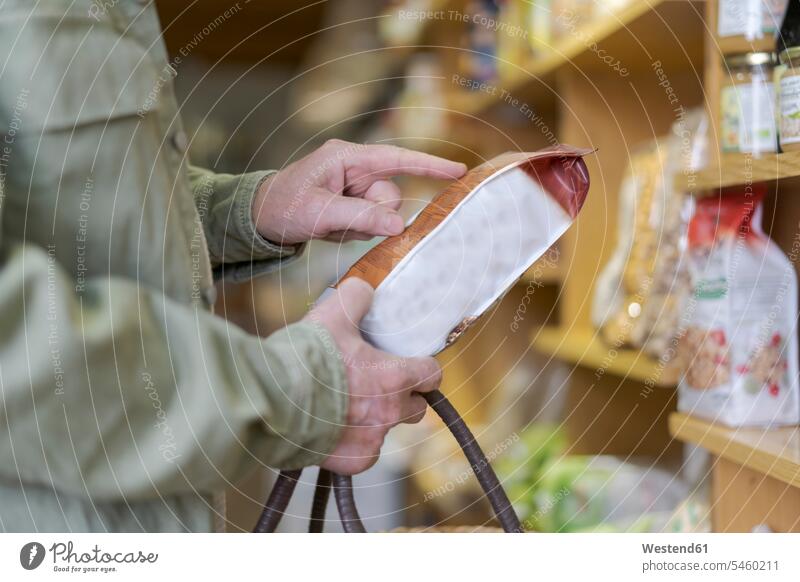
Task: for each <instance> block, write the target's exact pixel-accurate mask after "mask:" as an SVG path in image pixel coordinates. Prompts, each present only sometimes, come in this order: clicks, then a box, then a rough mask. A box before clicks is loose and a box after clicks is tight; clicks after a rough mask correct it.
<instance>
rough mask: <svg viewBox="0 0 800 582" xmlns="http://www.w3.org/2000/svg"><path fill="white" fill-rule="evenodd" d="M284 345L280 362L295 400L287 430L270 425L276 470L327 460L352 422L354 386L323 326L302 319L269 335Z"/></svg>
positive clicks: (296, 467) (290, 398) (315, 463)
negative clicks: (349, 418)
mask: <svg viewBox="0 0 800 582" xmlns="http://www.w3.org/2000/svg"><path fill="white" fill-rule="evenodd" d="M270 340H271V341H273V342H278V343H280V344H282V345H283V347H284V348H285V349H283V350H282V352H283V354H282V355H283V357H282V358H281V363H282V367H283V374H284V376H285V377H286V378H287V379H288V381H287V382H286V385H285V390H286V397H288V400H289V401H290V402H291V404H292V407H291V413H290V415H289V418H288V419H286V420H288V422H285V423H282V426H283V427H284V430H283V431H282V432H276V431H275V430H274V429H275V426H274V425H273V426H270V427H267V430H268V432H270V433H272V435H273V436H274V437H276V438H274V439H273V443H272V448H273V450H272V451H271V453H272V454H271V455H270V457H271V458H272V459H274V466H275V468H277V469H299V468H301V467H307V466H311V465H319V464H320V463H322V462H323V461H324V460H325V459H326V458H328V456H330V454H331V453H332V452H333V449H334V448H335V447H336V445H337V443H338V442H339V437H340V436H341V432H342V429H343V428H344V426H345V424H346V422H347V407H348V401H349V389H348V385H347V374H346V371H345V367H344V362H343V358H342V356H341V353H340V352H339V349H338V348H337V346H336V343H335V341H334V339H333V337H331V335H330V333H329V332H328V330H327V329H325V327H324V326H322V325H321V324H318V323H315V322H309V321H302V322H300V323H295V324H292V325H290V326H288V327H285V328H283V329H282V330H280V331H278V332H277V333H275V334H273V335H272V336H270Z"/></svg>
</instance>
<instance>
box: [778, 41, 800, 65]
mask: <svg viewBox="0 0 800 582" xmlns="http://www.w3.org/2000/svg"><path fill="white" fill-rule="evenodd" d="M780 59H781V63H782V64H784V65H785V64H788V63H790V62H791V61H795V62H798V61H799V60H800V46H792V47H789V48H787V49H786V50H785V51H783V52H782V53H781V56H780ZM798 64H800V63H798Z"/></svg>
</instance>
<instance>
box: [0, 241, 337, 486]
mask: <svg viewBox="0 0 800 582" xmlns="http://www.w3.org/2000/svg"><path fill="white" fill-rule="evenodd" d="M4 256H5V258H4V260H3V264H2V268H1V269H0V308H2V312H3V314H4V315H3V318H2V320H0V321H1V322H2V323H0V328H2V329H0V342H1V343H0V399H1V400H0V402H2V409H1V410H0V434H3V435H4V438H2V439H0V476H1V477H2V478H3V479H6V480H10V481H12V482H17V481H19V480H21V481H23V482H25V483H41V484H46V485H48V486H53V487H56V488H57V489H59V490H62V491H64V492H75V493H86V494H89V495H91V496H92V497H93V498H95V499H98V500H99V499H114V498H119V497H121V496H124V497H126V498H129V499H135V498H138V497H141V498H147V497H152V496H153V495H154V494H159V495H167V494H171V493H178V492H195V491H199V492H210V491H215V490H219V489H221V488H222V487H223V486H225V485H226V484H227V483H229V482H232V481H235V480H236V479H238V478H239V477H241V476H242V475H243V474H245V473H246V472H247V471H249V470H250V469H252V468H254V467H256V466H257V465H259V464H260V463H263V464H265V465H268V466H272V467H277V468H296V467H301V466H305V465H313V464H318V463H319V462H320V461H322V460H323V459H324V458H325V457H326V456H327V455H328V454H329V453H330V452H331V450H332V448H333V446H334V445H335V443H336V442H337V438H338V435H339V432H340V427H341V426H342V424H343V423H344V420H345V414H346V409H347V386H346V377H345V373H344V366H343V364H342V362H341V358H340V356H339V354H338V352H337V350H336V347H335V343H333V340H332V339H331V338H330V337H329V335H328V334H327V332H326V331H325V330H324V329H323V328H322V327H321V326H318V325H313V324H311V323H308V322H301V323H299V324H294V325H290V326H289V327H287V328H285V329H283V330H281V331H279V332H278V333H276V334H274V335H272V336H271V337H269V338H267V339H261V338H258V337H254V336H251V335H248V334H246V333H245V332H244V331H242V330H241V329H239V328H237V327H235V326H233V325H232V324H230V323H228V322H226V321H225V320H223V319H220V318H217V317H214V316H213V315H211V314H210V313H208V312H206V311H204V310H203V309H201V308H192V307H187V306H185V305H182V304H178V303H175V302H172V301H171V300H170V299H168V298H166V297H164V295H163V294H161V293H159V292H154V291H151V290H149V289H148V288H146V287H141V286H137V285H136V284H135V283H132V282H130V281H127V280H120V279H113V278H109V279H101V280H93V281H91V282H90V283H89V284H87V288H86V289H87V290H86V291H85V292H82V293H80V294H76V293H75V292H74V290H73V285H74V282H73V281H72V280H71V278H70V277H69V276H68V275H66V274H65V273H64V272H63V270H62V269H61V267H60V266H59V264H58V263H57V262H56V260H55V258H54V257H53V256H52V255H51V254H49V253H48V252H47V251H46V250H45V249H42V248H40V247H37V246H34V245H17V246H15V247H14V248H10V249H7V251H6V252H5V253H4Z"/></svg>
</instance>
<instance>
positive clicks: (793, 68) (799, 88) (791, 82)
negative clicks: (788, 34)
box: [778, 46, 800, 152]
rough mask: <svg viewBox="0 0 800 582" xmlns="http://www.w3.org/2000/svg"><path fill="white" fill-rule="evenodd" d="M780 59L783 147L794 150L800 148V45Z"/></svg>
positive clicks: (781, 133) (781, 136) (785, 52)
mask: <svg viewBox="0 0 800 582" xmlns="http://www.w3.org/2000/svg"><path fill="white" fill-rule="evenodd" d="M780 59H781V69H782V70H781V75H780V82H779V84H780V91H779V93H778V95H779V96H778V103H779V105H778V111H779V113H780V130H781V131H780V141H781V149H782V150H783V151H785V152H794V151H798V150H800V46H795V47H790V48H787V49H786V50H785V51H783V52H782V53H781V57H780Z"/></svg>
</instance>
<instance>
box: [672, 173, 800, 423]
mask: <svg viewBox="0 0 800 582" xmlns="http://www.w3.org/2000/svg"><path fill="white" fill-rule="evenodd" d="M764 193H765V187H764V186H763V185H761V186H758V187H750V188H748V189H747V190H742V189H740V190H725V191H723V193H722V195H721V196H720V197H714V198H701V199H700V200H698V201H697V207H696V210H695V214H694V216H693V217H692V220H691V222H690V224H689V269H690V274H691V283H692V296H691V297H690V300H689V301H688V303H687V305H686V311H685V314H684V319H685V321H686V322H687V328H686V332H685V334H683V337H682V341H681V350H682V353H683V358H684V360H685V365H686V373H685V375H684V377H683V378H682V379H681V383H680V387H679V392H678V408H679V409H680V410H682V411H684V412H688V413H691V414H696V415H698V416H703V417H706V418H709V419H711V420H715V421H720V422H723V423H725V424H728V425H730V426H748V425H753V426H773V425H784V424H796V423H797V422H798V421H800V404H799V403H798V402H799V401H800V398H799V397H798V390H799V388H798V376H797V375H798V365H797V328H796V321H797V275H796V273H795V270H794V267H793V266H792V264H791V262H790V261H789V259H788V258H787V257H786V255H784V254H783V252H782V251H781V250H780V249H779V248H778V246H777V245H776V244H775V243H774V242H773V241H772V240H771V239H770V238H769V237H768V236H767V235H766V234H764V232H763V230H762V229H761V201H762V199H763V196H764Z"/></svg>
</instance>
